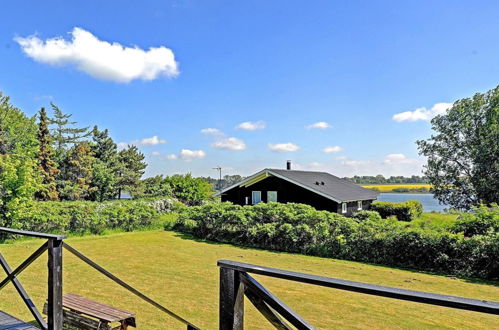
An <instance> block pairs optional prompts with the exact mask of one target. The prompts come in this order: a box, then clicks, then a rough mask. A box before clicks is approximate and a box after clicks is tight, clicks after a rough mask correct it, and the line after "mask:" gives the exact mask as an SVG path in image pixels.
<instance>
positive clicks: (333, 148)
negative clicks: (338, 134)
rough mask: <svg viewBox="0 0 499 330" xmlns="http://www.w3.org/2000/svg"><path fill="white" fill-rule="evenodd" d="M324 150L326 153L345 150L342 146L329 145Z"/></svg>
mask: <svg viewBox="0 0 499 330" xmlns="http://www.w3.org/2000/svg"><path fill="white" fill-rule="evenodd" d="M322 151H323V152H325V153H326V154H334V153H337V152H340V151H343V148H342V147H340V146H329V147H325V148H324V149H323V150H322Z"/></svg>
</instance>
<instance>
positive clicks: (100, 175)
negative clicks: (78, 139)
mask: <svg viewBox="0 0 499 330" xmlns="http://www.w3.org/2000/svg"><path fill="white" fill-rule="evenodd" d="M92 140H93V143H92V144H91V148H92V153H93V155H94V157H95V160H94V164H93V167H92V171H93V174H92V184H91V186H92V188H93V191H92V193H91V194H90V199H91V200H97V201H100V202H102V201H104V200H107V199H111V198H113V197H114V196H115V195H116V183H117V179H118V178H117V172H118V158H117V155H118V151H117V146H116V143H114V141H113V139H112V138H111V137H110V136H109V132H108V130H107V129H105V130H104V131H99V129H98V127H97V126H94V128H93V130H92Z"/></svg>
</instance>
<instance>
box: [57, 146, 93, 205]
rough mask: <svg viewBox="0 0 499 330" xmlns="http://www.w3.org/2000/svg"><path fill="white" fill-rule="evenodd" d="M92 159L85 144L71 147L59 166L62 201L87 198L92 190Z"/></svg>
mask: <svg viewBox="0 0 499 330" xmlns="http://www.w3.org/2000/svg"><path fill="white" fill-rule="evenodd" d="M93 162H94V157H93V155H92V151H91V149H90V145H89V144H88V143H87V142H82V143H79V144H76V145H75V146H73V147H72V148H71V149H70V150H69V152H68V153H67V155H66V156H65V158H64V160H63V163H62V166H61V174H60V176H61V178H62V180H61V183H60V188H59V192H60V197H61V199H63V200H73V201H74V200H79V199H85V198H88V196H89V194H90V193H91V192H92V190H93V189H95V188H91V186H90V184H91V182H92V165H93Z"/></svg>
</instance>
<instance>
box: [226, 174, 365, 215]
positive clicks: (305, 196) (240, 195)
mask: <svg viewBox="0 0 499 330" xmlns="http://www.w3.org/2000/svg"><path fill="white" fill-rule="evenodd" d="M252 191H261V192H262V202H265V203H266V202H267V192H268V191H277V201H278V202H279V203H303V204H308V205H310V206H313V207H314V208H316V209H318V210H326V211H331V212H336V213H340V214H342V213H341V204H338V203H336V202H334V201H332V200H330V199H328V198H326V197H323V196H321V195H318V194H316V193H314V192H312V191H310V190H308V189H305V188H302V187H300V186H297V185H295V184H293V183H291V182H289V181H286V180H283V179H280V178H277V177H273V176H271V177H268V178H266V179H264V180H262V181H259V182H257V183H255V184H253V185H251V186H249V187H246V188H240V187H235V188H233V189H231V190H229V191H227V192H225V193H224V194H222V196H221V199H222V202H225V201H229V202H232V203H234V204H239V205H245V199H246V197H248V202H249V204H252V200H251V197H252V193H251V192H252ZM371 202H372V201H364V202H363V209H368V208H369V205H370V204H371ZM354 212H357V202H352V203H348V210H347V213H346V214H345V215H351V214H353V213H354Z"/></svg>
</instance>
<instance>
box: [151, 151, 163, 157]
mask: <svg viewBox="0 0 499 330" xmlns="http://www.w3.org/2000/svg"><path fill="white" fill-rule="evenodd" d="M151 155H153V156H159V155H161V152H159V151H153V152H151Z"/></svg>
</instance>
